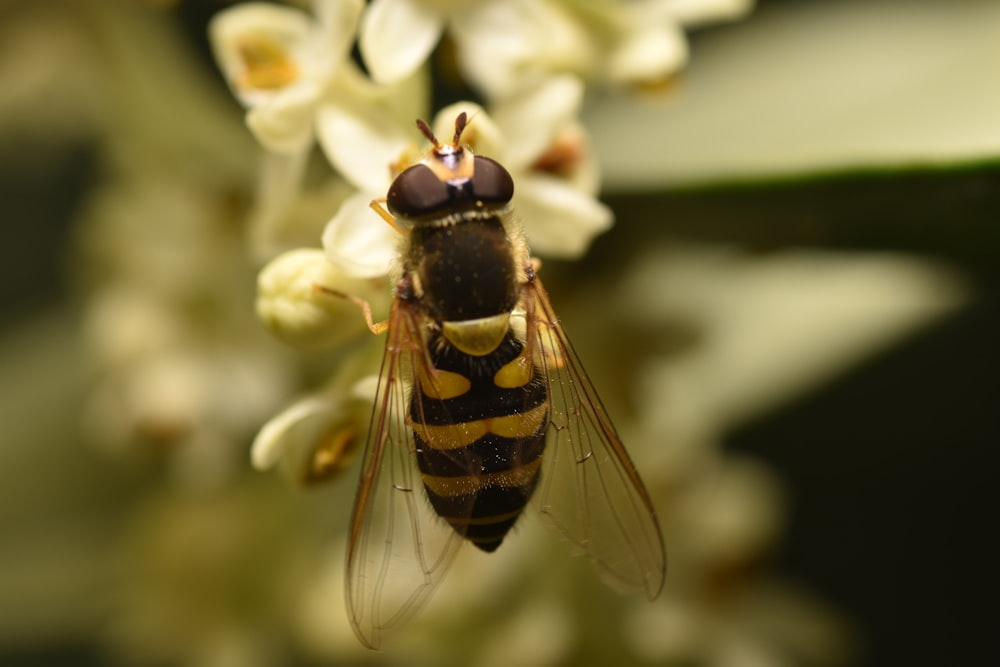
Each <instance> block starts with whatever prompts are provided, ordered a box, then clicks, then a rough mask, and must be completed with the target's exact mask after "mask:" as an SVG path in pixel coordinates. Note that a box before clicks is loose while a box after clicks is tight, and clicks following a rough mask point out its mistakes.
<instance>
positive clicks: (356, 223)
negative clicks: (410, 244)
mask: <svg viewBox="0 0 1000 667" xmlns="http://www.w3.org/2000/svg"><path fill="white" fill-rule="evenodd" d="M371 200H372V196H371V194H368V193H364V192H359V193H357V194H355V195H354V196H352V197H350V198H348V199H347V201H345V202H344V204H343V206H341V207H340V210H338V211H337V214H336V215H335V216H333V219H332V220H330V222H329V223H328V224H327V226H326V229H324V230H323V248H324V250H326V257H327V259H328V260H329V261H330V262H331V263H332V264H333V265H334V266H335V267H337V268H338V269H340V270H341V271H343V272H344V273H345V274H347V275H349V276H353V277H355V278H378V277H381V276H385V275H386V274H388V273H389V270H390V268H391V267H392V264H393V262H394V261H395V259H396V256H397V254H398V249H397V248H398V245H399V235H398V234H397V233H396V231H395V230H394V229H393V228H392V227H390V226H389V225H387V224H386V223H385V221H384V220H380V219H379V217H378V215H377V214H376V213H375V212H374V211H372V210H371V207H370V203H371Z"/></svg>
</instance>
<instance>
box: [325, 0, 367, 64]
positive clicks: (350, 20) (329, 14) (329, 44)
mask: <svg viewBox="0 0 1000 667" xmlns="http://www.w3.org/2000/svg"><path fill="white" fill-rule="evenodd" d="M363 8H364V2H363V0H316V1H315V2H314V3H313V12H314V13H315V15H316V20H317V21H318V22H319V26H320V29H319V30H318V31H317V32H316V36H317V38H318V39H319V40H321V43H322V48H323V49H324V50H325V52H326V55H327V57H328V58H329V60H330V62H331V63H332V64H334V65H336V64H339V63H341V62H343V61H344V60H346V59H347V57H348V56H349V55H350V53H351V48H352V47H353V46H354V40H355V37H356V31H357V28H358V22H359V20H360V18H361V10H362V9H363Z"/></svg>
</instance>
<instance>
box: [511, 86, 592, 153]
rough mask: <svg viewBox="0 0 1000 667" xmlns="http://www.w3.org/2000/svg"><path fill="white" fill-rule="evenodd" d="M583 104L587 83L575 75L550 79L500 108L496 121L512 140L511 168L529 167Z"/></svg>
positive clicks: (516, 96)
mask: <svg viewBox="0 0 1000 667" xmlns="http://www.w3.org/2000/svg"><path fill="white" fill-rule="evenodd" d="M582 103H583V82H582V81H580V79H578V78H577V77H575V76H569V75H566V76H553V77H549V78H547V79H545V80H543V81H540V82H539V83H538V84H536V85H534V86H532V87H531V88H528V89H525V90H522V91H519V92H518V93H517V94H516V95H514V96H513V97H510V98H508V99H506V100H504V102H503V103H502V104H499V105H497V107H496V109H495V110H494V112H493V119H494V120H495V121H496V124H497V125H498V126H499V127H500V129H501V130H502V131H503V133H504V135H505V136H506V137H508V139H509V140H510V143H509V145H508V146H507V150H506V151H505V154H506V160H507V168H508V169H518V168H525V167H528V166H529V165H530V164H531V163H532V162H534V161H535V160H536V159H537V158H538V156H539V155H541V154H542V153H543V152H544V151H545V150H546V149H547V148H548V147H549V146H550V145H551V143H552V141H553V139H554V138H555V136H556V133H557V132H559V130H561V129H563V128H564V127H565V126H566V125H567V124H569V123H571V122H573V121H574V120H575V119H576V117H577V114H578V113H579V111H580V105H581V104H582Z"/></svg>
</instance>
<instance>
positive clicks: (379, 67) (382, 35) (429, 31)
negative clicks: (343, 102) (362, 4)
mask: <svg viewBox="0 0 1000 667" xmlns="http://www.w3.org/2000/svg"><path fill="white" fill-rule="evenodd" d="M443 30H444V20H443V17H442V16H441V15H440V14H439V13H438V12H435V11H434V10H432V9H430V8H429V7H426V6H425V5H423V4H422V3H420V2H416V1H415V0H375V1H374V2H372V3H371V4H370V5H368V8H367V10H366V11H365V13H364V15H363V16H362V19H361V33H360V36H359V40H358V47H359V48H360V50H361V56H362V57H363V58H364V61H365V65H367V66H368V71H369V72H371V75H372V78H373V79H374V80H375V81H377V82H379V83H395V82H397V81H401V80H402V79H405V78H406V77H407V76H409V75H410V74H412V73H413V72H414V71H415V70H416V69H417V68H419V67H420V66H421V65H422V64H423V63H424V61H426V60H427V56H429V55H430V52H431V50H432V49H433V48H434V45H435V44H437V42H438V40H439V39H440V38H441V32H442V31H443Z"/></svg>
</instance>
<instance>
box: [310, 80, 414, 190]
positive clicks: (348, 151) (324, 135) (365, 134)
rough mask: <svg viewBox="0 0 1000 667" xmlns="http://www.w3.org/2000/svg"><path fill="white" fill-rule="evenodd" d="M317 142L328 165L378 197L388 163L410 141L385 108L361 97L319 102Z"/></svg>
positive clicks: (387, 178) (386, 179)
mask: <svg viewBox="0 0 1000 667" xmlns="http://www.w3.org/2000/svg"><path fill="white" fill-rule="evenodd" d="M316 122H317V127H316V130H317V133H318V134H319V143H320V146H321V147H322V148H323V152H324V153H325V154H326V157H327V159H328V160H329V161H330V164H332V165H333V166H334V168H336V169H337V171H339V172H340V173H341V174H342V175H343V176H344V178H346V179H347V180H348V181H350V182H351V183H353V184H354V185H355V186H357V188H358V189H359V190H364V191H367V192H369V193H371V192H377V193H379V196H382V195H383V194H384V193H385V191H386V190H388V189H389V182H390V178H391V176H392V172H391V169H390V167H391V165H392V164H394V163H395V162H396V161H397V160H399V157H400V155H402V154H403V151H404V150H406V148H407V146H409V145H410V144H411V143H412V137H410V136H409V135H407V133H406V132H404V131H403V128H402V127H400V125H399V123H398V122H397V120H396V118H394V117H393V115H392V114H390V113H389V112H388V111H386V110H384V109H382V108H380V107H378V106H375V105H374V104H365V103H364V100H358V99H339V100H338V101H337V102H336V103H333V102H330V103H327V104H323V105H322V106H321V107H320V109H319V112H318V114H317V118H316Z"/></svg>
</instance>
